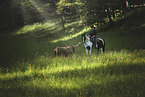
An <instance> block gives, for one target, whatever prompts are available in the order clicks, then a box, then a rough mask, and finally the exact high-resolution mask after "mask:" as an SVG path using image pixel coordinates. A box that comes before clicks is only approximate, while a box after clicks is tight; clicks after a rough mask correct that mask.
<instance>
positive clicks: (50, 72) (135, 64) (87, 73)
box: [0, 50, 145, 97]
mask: <svg viewBox="0 0 145 97" xmlns="http://www.w3.org/2000/svg"><path fill="white" fill-rule="evenodd" d="M144 55H145V51H142V50H140V51H132V52H130V51H127V50H122V51H118V52H117V51H108V52H106V54H102V55H99V56H96V55H92V56H79V55H75V56H70V57H56V58H54V57H47V56H43V57H39V58H38V59H39V60H38V59H36V60H34V61H33V62H30V63H29V64H28V63H25V64H24V65H23V66H21V67H18V68H17V70H13V71H9V70H8V71H7V72H6V73H3V70H2V69H1V74H0V79H1V85H0V87H1V89H5V90H2V91H3V93H6V92H8V91H9V89H13V90H15V88H14V87H15V86H17V88H20V90H16V91H19V93H18V94H17V95H19V96H22V95H24V94H25V95H33V96H35V95H37V96H42V95H44V94H45V95H49V96H62V97H64V96H68V95H70V96H88V95H90V96H112V95H114V96H117V95H122V96H124V97H127V96H129V95H130V94H131V95H132V96H135V95H143V90H145V88H143V87H142V90H138V89H134V88H133V87H132V86H133V85H134V84H136V86H138V87H141V86H142V85H144V83H142V81H144V80H145V78H144V74H145V72H144V68H145V65H144V64H145V56H144ZM134 78H137V79H134ZM130 82H132V83H130ZM130 85H132V86H130ZM118 88H119V91H121V92H120V93H119V92H117V91H118ZM132 88H133V90H132ZM46 90H48V91H46ZM126 90H127V91H126ZM38 92H39V93H38ZM101 92H104V93H103V94H102V93H101ZM3 93H0V95H2V94H3ZM9 93H10V94H13V95H15V94H14V93H13V92H11V91H9Z"/></svg>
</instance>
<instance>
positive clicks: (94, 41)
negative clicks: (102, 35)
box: [89, 26, 97, 47]
mask: <svg viewBox="0 0 145 97" xmlns="http://www.w3.org/2000/svg"><path fill="white" fill-rule="evenodd" d="M96 36H97V31H96V30H95V27H94V26H91V31H90V32H89V37H90V38H91V40H92V41H93V47H96V46H95V44H96Z"/></svg>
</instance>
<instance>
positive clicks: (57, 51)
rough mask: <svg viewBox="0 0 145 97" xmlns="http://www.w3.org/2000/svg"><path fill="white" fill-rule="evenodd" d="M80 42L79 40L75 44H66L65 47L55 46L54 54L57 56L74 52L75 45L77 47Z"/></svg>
mask: <svg viewBox="0 0 145 97" xmlns="http://www.w3.org/2000/svg"><path fill="white" fill-rule="evenodd" d="M80 43H81V42H79V43H78V44H77V45H75V46H74V45H72V46H67V45H66V46H67V47H56V48H55V49H54V55H56V56H57V55H59V56H65V57H67V56H68V55H71V54H74V53H75V47H77V46H78V45H79V44H80Z"/></svg>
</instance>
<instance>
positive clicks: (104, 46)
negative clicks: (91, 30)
mask: <svg viewBox="0 0 145 97" xmlns="http://www.w3.org/2000/svg"><path fill="white" fill-rule="evenodd" d="M104 52H105V41H104V45H103V53H104Z"/></svg>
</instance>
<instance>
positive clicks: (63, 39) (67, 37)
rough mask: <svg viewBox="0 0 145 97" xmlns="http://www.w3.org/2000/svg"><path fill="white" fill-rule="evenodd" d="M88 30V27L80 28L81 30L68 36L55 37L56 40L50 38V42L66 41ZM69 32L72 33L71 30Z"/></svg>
mask: <svg viewBox="0 0 145 97" xmlns="http://www.w3.org/2000/svg"><path fill="white" fill-rule="evenodd" d="M72 30H73V29H72ZM72 30H71V31H72ZM89 30H90V28H84V29H83V30H81V31H80V32H78V33H75V34H70V35H69V36H64V37H63V38H60V39H56V40H52V41H51V42H52V43H56V42H58V41H67V40H70V39H72V38H75V37H77V36H79V35H81V34H83V33H84V32H87V31H89ZM71 33H72V32H71Z"/></svg>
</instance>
